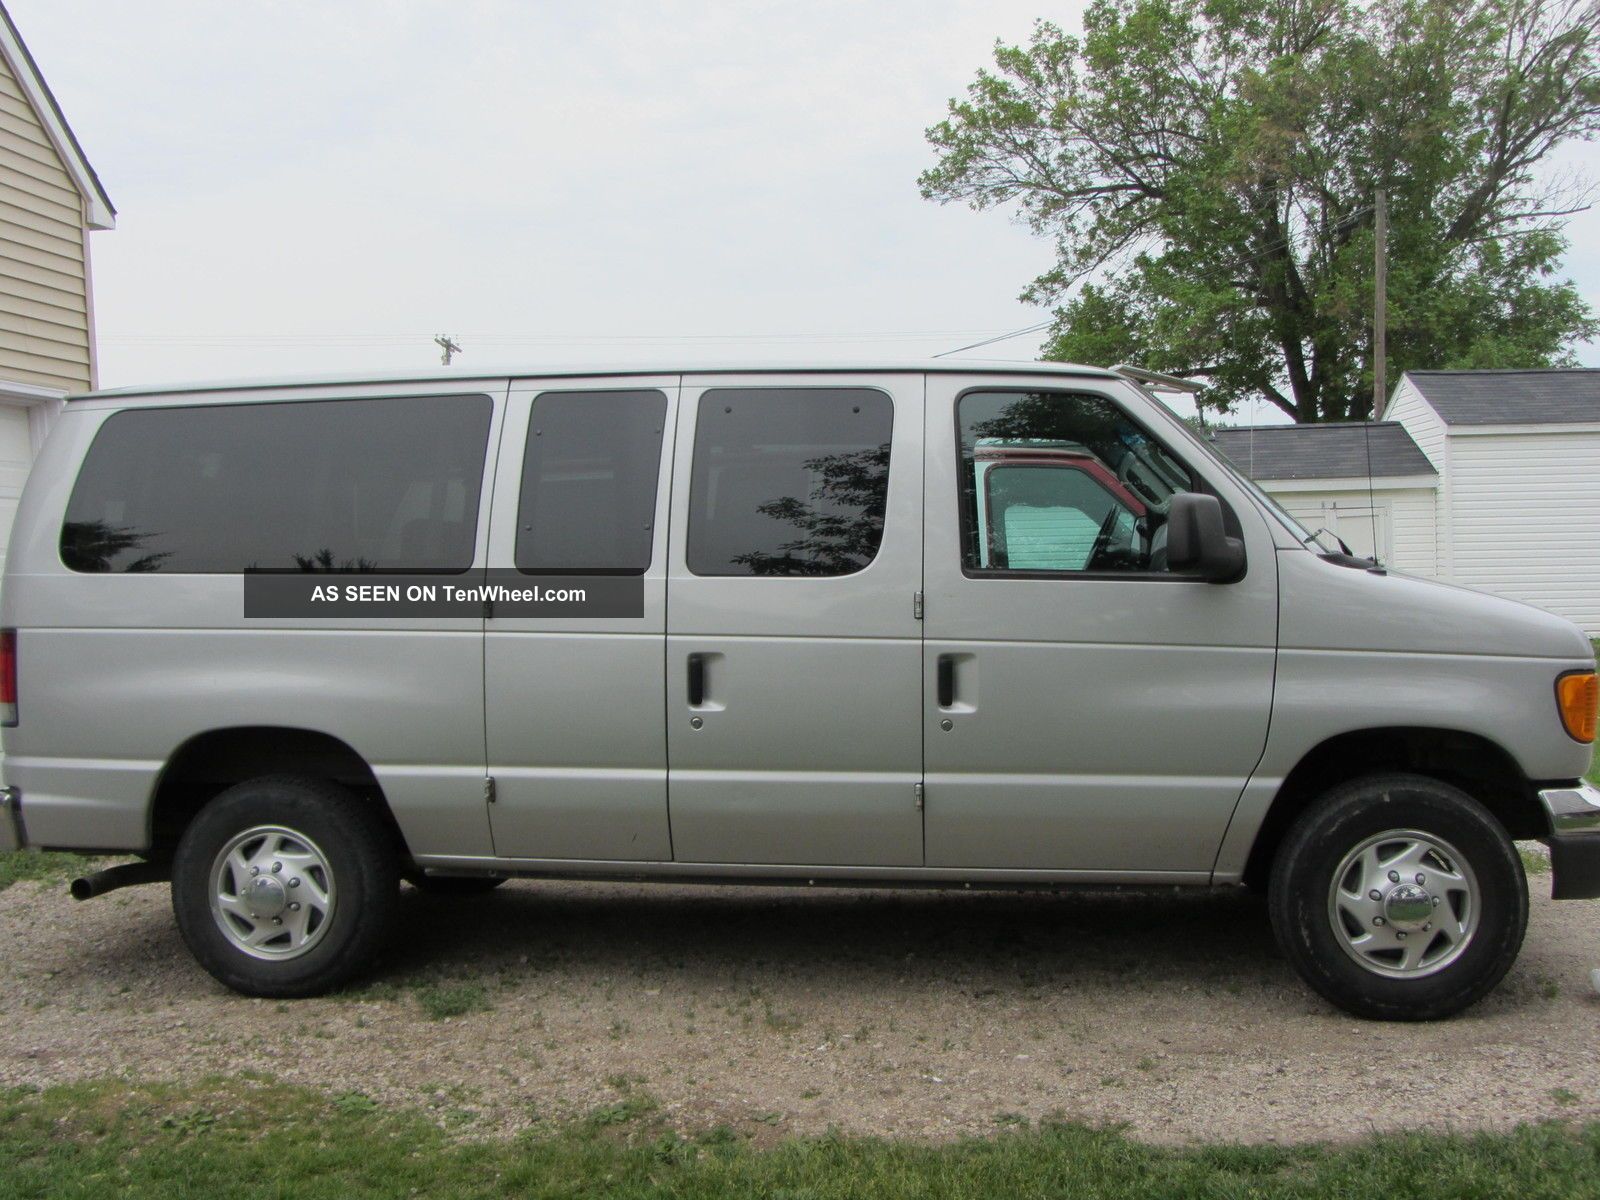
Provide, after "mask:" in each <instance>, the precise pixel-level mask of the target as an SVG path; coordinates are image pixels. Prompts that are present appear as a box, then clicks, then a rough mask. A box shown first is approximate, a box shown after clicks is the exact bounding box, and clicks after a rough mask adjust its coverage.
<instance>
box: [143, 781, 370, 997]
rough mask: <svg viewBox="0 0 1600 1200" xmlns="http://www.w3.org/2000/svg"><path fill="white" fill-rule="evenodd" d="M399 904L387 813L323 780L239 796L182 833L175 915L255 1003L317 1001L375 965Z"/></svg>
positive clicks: (244, 786) (225, 799)
mask: <svg viewBox="0 0 1600 1200" xmlns="http://www.w3.org/2000/svg"><path fill="white" fill-rule="evenodd" d="M398 896H399V868H398V863H397V858H396V854H395V847H394V845H393V839H392V837H391V835H390V833H389V830H388V829H387V828H386V827H385V825H384V824H383V822H382V821H381V820H380V819H379V817H378V815H377V814H376V813H375V812H374V811H373V810H372V807H371V805H370V804H367V803H365V802H363V801H361V800H360V799H358V798H357V797H356V796H354V795H352V794H351V793H350V792H348V791H347V790H345V789H344V788H341V787H338V786H337V785H335V784H331V783H327V782H325V781H323V780H315V779H298V778H286V777H274V778H264V779H255V780H251V781H249V782H247V783H241V784H239V785H237V786H236V787H232V788H229V789H228V790H227V791H225V792H223V793H222V794H221V795H219V796H218V797H217V798H216V799H214V800H212V801H211V803H210V804H208V805H206V807H205V808H204V809H202V810H201V812H200V815H199V816H197V817H196V818H195V819H194V820H193V821H192V822H191V823H190V824H189V827H188V829H186V830H185V831H184V834H183V837H182V839H181V840H180V841H179V843H178V849H177V852H176V854H175V855H174V857H173V863H172V907H173V912H174V913H175V914H176V916H177V919H178V928H179V930H180V931H181V932H182V934H183V938H184V941H185V942H186V943H187V944H188V946H189V950H190V952H191V953H193V954H194V956H195V958H196V959H197V960H198V961H199V962H200V965H201V966H203V967H205V969H206V970H207V971H209V972H210V973H211V974H212V975H213V976H214V977H215V978H216V979H217V980H218V981H220V982H221V983H224V984H226V985H227V986H228V987H230V988H232V989H234V990H235V991H237V992H243V993H244V994H245V995H248V996H276V997H290V996H311V995H316V994H318V993H320V992H325V991H328V990H329V989H330V988H334V987H337V986H338V985H339V984H341V983H343V982H345V981H346V980H348V979H349V978H351V977H352V976H353V975H355V974H357V973H358V972H360V971H361V970H363V969H364V968H366V967H367V966H368V965H369V964H370V963H371V962H372V960H373V959H374V958H375V957H376V956H377V953H378V951H379V950H380V949H381V947H382V946H383V944H384V941H385V939H386V937H387V935H388V932H389V929H390V927H391V925H392V923H393V920H394V914H395V908H396V905H397V903H398Z"/></svg>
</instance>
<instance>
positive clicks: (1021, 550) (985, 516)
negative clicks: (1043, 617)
mask: <svg viewBox="0 0 1600 1200" xmlns="http://www.w3.org/2000/svg"><path fill="white" fill-rule="evenodd" d="M957 412H958V419H959V421H960V434H961V471H960V484H961V490H962V560H963V562H962V565H963V567H964V568H965V569H966V570H967V572H968V573H978V574H989V573H991V572H993V573H997V574H999V573H1008V572H1021V573H1028V574H1034V573H1040V572H1044V573H1058V572H1075V573H1094V574H1104V573H1117V574H1126V573H1130V572H1132V573H1145V574H1149V573H1164V572H1165V571H1166V569H1167V565H1166V542H1167V531H1166V520H1167V512H1168V510H1169V509H1170V507H1171V502H1172V497H1173V495H1174V494H1176V493H1177V492H1180V491H1189V490H1192V487H1193V484H1192V482H1191V479H1190V476H1189V473H1188V471H1187V470H1186V469H1184V468H1183V467H1182V466H1181V465H1179V463H1178V462H1177V460H1175V459H1174V458H1173V457H1172V456H1171V455H1169V454H1168V453H1167V452H1166V451H1165V450H1164V449H1163V448H1162V447H1161V446H1160V445H1158V444H1157V443H1156V442H1155V441H1153V440H1152V439H1151V438H1150V437H1149V435H1148V434H1146V433H1145V432H1144V431H1143V430H1142V429H1141V428H1140V427H1139V426H1137V425H1135V424H1134V423H1133V422H1132V421H1130V420H1129V419H1128V418H1127V417H1125V416H1123V415H1122V413H1121V412H1120V410H1118V409H1117V408H1116V407H1115V406H1114V405H1112V404H1111V403H1110V401H1108V400H1105V399H1103V398H1101V397H1099V396H1093V395H1087V394H1083V393H1071V392H1026V393H1019V392H972V393H969V394H967V395H965V396H963V397H961V399H960V401H959V403H958V406H957Z"/></svg>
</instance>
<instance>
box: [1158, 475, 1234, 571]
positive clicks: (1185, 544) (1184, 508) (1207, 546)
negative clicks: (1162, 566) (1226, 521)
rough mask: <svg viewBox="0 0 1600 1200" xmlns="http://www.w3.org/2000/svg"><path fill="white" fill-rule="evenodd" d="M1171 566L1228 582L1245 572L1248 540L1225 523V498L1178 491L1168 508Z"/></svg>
mask: <svg viewBox="0 0 1600 1200" xmlns="http://www.w3.org/2000/svg"><path fill="white" fill-rule="evenodd" d="M1167 566H1168V567H1169V568H1170V569H1171V570H1174V571H1182V572H1185V573H1189V574H1194V575H1198V576H1199V577H1200V578H1201V579H1204V580H1205V581H1206V582H1208V583H1227V582H1229V581H1230V580H1234V579H1237V578H1239V576H1240V575H1242V574H1243V573H1244V542H1242V541H1241V540H1240V539H1238V538H1236V537H1229V536H1228V534H1227V531H1226V530H1225V529H1224V528H1223V524H1222V501H1220V500H1218V499H1217V498H1216V497H1215V496H1208V495H1206V494H1205V493H1204V492H1177V493H1175V494H1174V495H1173V497H1172V504H1171V507H1170V508H1169V509H1168V510H1167Z"/></svg>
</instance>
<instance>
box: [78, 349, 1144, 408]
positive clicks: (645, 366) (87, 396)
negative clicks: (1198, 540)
mask: <svg viewBox="0 0 1600 1200" xmlns="http://www.w3.org/2000/svg"><path fill="white" fill-rule="evenodd" d="M924 371H936V372H939V373H941V374H966V373H982V374H986V375H988V374H1013V375H1086V376H1090V377H1094V378H1101V379H1116V378H1120V377H1121V376H1120V375H1119V373H1118V372H1117V371H1114V370H1108V369H1106V368H1105V367H1093V366H1086V365H1083V364H1081V363H1060V362H1025V361H1018V360H1016V359H997V360H990V359H976V358H967V359H960V358H940V359H891V360H872V361H867V362H850V361H833V360H828V361H821V362H728V361H723V362H692V363H684V362H682V361H675V362H672V363H671V365H666V364H665V363H662V362H644V363H626V364H619V363H573V364H562V365H555V366H545V365H527V364H524V365H513V366H510V367H507V368H504V369H501V370H494V371H487V370H485V371H461V370H456V369H453V368H448V367H435V368H433V369H432V370H427V371H379V372H341V373H333V374H317V375H287V376H259V377H255V378H247V379H218V380H197V381H194V382H190V383H171V384H159V385H139V386H136V387H120V388H102V389H100V390H98V391H93V392H80V393H78V394H76V395H73V396H68V397H67V399H68V401H73V400H100V399H121V398H127V397H130V396H158V395H159V396H166V395H171V394H173V393H175V392H235V391H261V390H265V389H268V388H274V389H275V388H310V387H348V386H355V385H359V384H366V383H378V384H383V383H396V384H398V383H481V382H484V381H487V380H502V379H510V380H518V379H551V378H574V377H578V376H598V375H604V376H635V375H778V374H783V375H797V374H806V373H818V374H844V373H851V374H889V373H905V372H912V373H920V372H924Z"/></svg>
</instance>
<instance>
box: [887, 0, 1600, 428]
mask: <svg viewBox="0 0 1600 1200" xmlns="http://www.w3.org/2000/svg"><path fill="white" fill-rule="evenodd" d="M1597 46H1600V0H1470V2H1469V0H1393V2H1392V3H1382V2H1381V0H1379V2H1369V3H1362V2H1358V0H1094V2H1093V3H1091V4H1090V6H1089V8H1088V9H1087V10H1086V12H1085V13H1084V18H1083V35H1082V36H1081V37H1074V36H1069V35H1067V34H1065V33H1063V32H1062V30H1061V29H1059V28H1058V27H1057V26H1055V25H1052V24H1049V23H1048V22H1043V21H1041V22H1039V23H1037V24H1036V25H1035V27H1034V31H1033V36H1032V39H1031V41H1030V42H1029V44H1028V45H1026V46H1023V47H1012V46H1005V45H997V46H996V48H995V69H994V70H992V71H988V70H986V71H980V72H979V74H978V77H977V80H976V82H974V83H973V84H972V85H971V87H970V88H969V89H968V92H967V95H966V97H965V99H961V100H956V101H952V102H951V104H950V111H949V115H948V116H947V118H946V119H945V120H944V121H942V122H941V123H940V124H938V125H936V126H934V127H933V128H931V129H929V130H928V139H929V141H930V142H931V143H932V144H933V146H934V147H935V148H936V150H937V151H938V154H939V161H938V164H937V165H936V166H935V167H933V168H932V169H931V170H928V171H926V172H925V173H924V174H923V175H922V177H921V179H920V181H919V182H920V185H921V189H922V193H923V195H924V196H926V197H928V198H930V199H934V200H938V201H941V202H950V201H963V202H965V203H968V204H970V205H972V206H973V207H974V208H978V209H984V208H990V207H993V206H1015V207H1016V208H1017V209H1019V210H1020V214H1021V216H1022V217H1023V219H1024V220H1025V221H1026V222H1027V223H1028V224H1029V225H1030V226H1031V227H1032V228H1033V229H1034V230H1035V231H1036V232H1038V233H1040V234H1043V235H1047V236H1049V237H1051V238H1052V239H1053V240H1054V242H1055V247H1056V255H1057V261H1056V264H1055V266H1054V268H1053V269H1051V270H1050V271H1048V272H1046V273H1045V274H1043V275H1041V276H1040V277H1039V278H1038V279H1036V280H1034V281H1033V283H1032V284H1031V285H1030V286H1029V287H1028V288H1027V290H1026V291H1025V292H1024V293H1023V298H1024V299H1025V300H1029V301H1031V302H1034V303H1040V304H1048V305H1051V306H1052V307H1053V310H1054V313H1055V319H1056V320H1055V327H1054V330H1053V333H1052V337H1051V340H1050V341H1049V343H1048V345H1047V349H1046V352H1045V357H1047V358H1054V359H1073V360H1077V361H1086V362H1101V363H1111V362H1118V361H1134V362H1138V363H1140V364H1141V365H1144V366H1147V367H1150V368H1152V369H1155V370H1161V371H1168V372H1172V373H1177V374H1192V375H1199V376H1203V377H1206V378H1207V379H1208V380H1209V382H1210V383H1211V385H1212V386H1211V388H1210V389H1209V390H1208V392H1207V393H1206V397H1205V399H1206V402H1207V403H1208V404H1209V405H1211V406H1214V407H1216V408H1219V409H1223V410H1226V409H1228V408H1231V407H1232V406H1233V405H1234V404H1236V403H1237V402H1238V401H1239V400H1240V399H1241V398H1243V397H1245V396H1248V395H1251V394H1261V395H1265V396H1267V397H1268V398H1270V399H1271V400H1272V401H1273V403H1275V404H1277V405H1278V406H1279V407H1280V408H1282V409H1283V410H1284V411H1285V412H1287V413H1289V414H1290V415H1291V416H1293V417H1294V418H1295V419H1296V420H1300V421H1326V420H1340V419H1346V418H1352V417H1355V418H1359V417H1363V416H1365V415H1367V414H1368V412H1369V411H1370V404H1371V391H1372V330H1371V313H1372V284H1373V280H1372V274H1373V250H1374V243H1373V204H1374V196H1375V193H1376V191H1377V189H1379V188H1383V189H1385V190H1386V191H1387V193H1388V197H1389V214H1390V233H1389V264H1390V265H1389V292H1388V294H1389V341H1388V376H1389V378H1390V379H1391V380H1392V379H1395V378H1398V376H1399V372H1401V371H1404V370H1406V369H1408V368H1429V367H1432V368H1441V367H1526V366H1549V365H1560V364H1563V363H1567V362H1570V361H1571V347H1572V345H1573V343H1574V342H1575V341H1577V340H1581V339H1584V338H1587V337H1592V336H1594V335H1595V334H1596V332H1597V331H1600V325H1597V323H1596V321H1595V318H1594V315H1593V313H1592V312H1591V311H1590V310H1589V309H1588V307H1587V306H1586V305H1585V304H1584V303H1583V301H1582V299H1581V298H1580V297H1579V295H1578V293H1577V291H1576V290H1575V289H1574V288H1573V286H1572V284H1571V283H1570V281H1567V280H1563V279H1558V278H1554V277H1553V273H1554V272H1555V270H1556V268H1557V265H1558V263H1559V260H1560V256H1561V254H1562V252H1563V250H1564V249H1565V247H1566V241H1565V239H1564V237H1563V236H1562V233H1561V229H1562V218H1563V217H1564V216H1567V215H1570V213H1571V212H1572V211H1576V209H1577V208H1578V207H1580V206H1581V205H1582V204H1583V203H1584V202H1585V200H1586V195H1587V194H1586V193H1585V192H1584V191H1583V190H1582V189H1581V187H1580V184H1579V183H1578V182H1577V181H1572V180H1567V181H1560V180H1557V181H1556V182H1555V183H1553V184H1552V183H1551V182H1550V181H1549V177H1550V175H1551V172H1550V171H1549V170H1548V169H1547V165H1546V164H1545V160H1546V159H1547V157H1548V156H1549V155H1550V153H1551V152H1552V151H1553V150H1554V149H1556V148H1557V147H1558V146H1561V145H1562V144H1563V143H1567V142H1571V141H1574V140H1588V139H1590V138H1592V137H1593V136H1594V135H1595V133H1596V131H1597V130H1600V72H1597Z"/></svg>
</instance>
